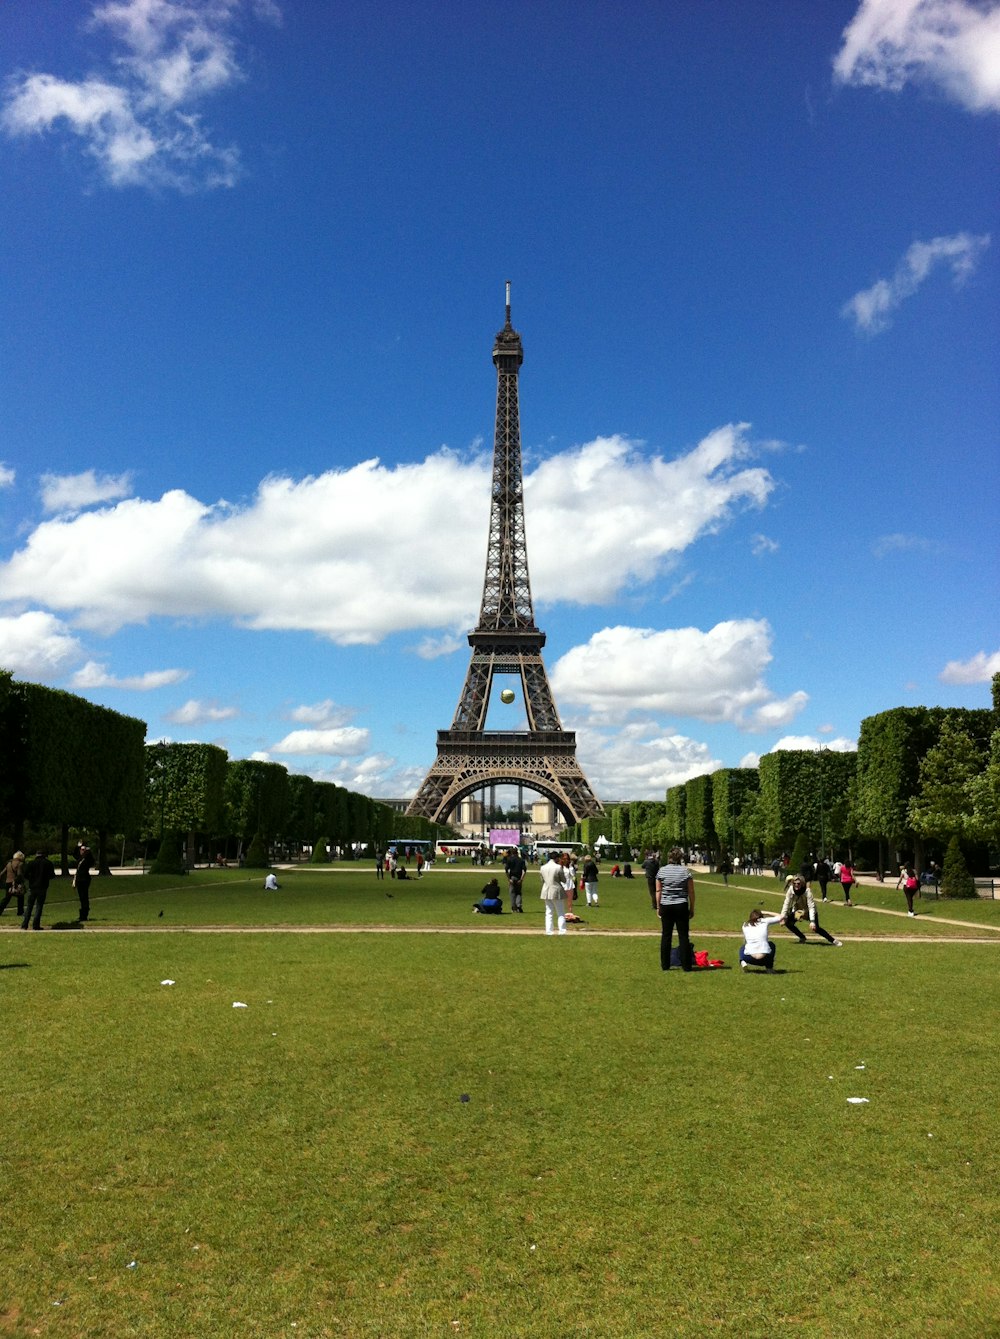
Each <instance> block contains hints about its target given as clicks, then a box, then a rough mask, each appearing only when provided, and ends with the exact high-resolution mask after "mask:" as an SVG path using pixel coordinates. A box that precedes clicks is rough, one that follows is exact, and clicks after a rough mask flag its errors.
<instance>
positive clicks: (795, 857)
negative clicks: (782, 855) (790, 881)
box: [788, 832, 809, 874]
mask: <svg viewBox="0 0 1000 1339" xmlns="http://www.w3.org/2000/svg"><path fill="white" fill-rule="evenodd" d="M808 859H809V838H808V837H807V836H806V834H805V833H804V832H800V833H799V835H798V836H797V837H796V838H795V845H794V846H793V847H792V856H791V859H790V860H789V862H788V872H789V874H798V872H799V870H800V869H801V868H802V866H803V864H804V863H805V861H806V860H808Z"/></svg>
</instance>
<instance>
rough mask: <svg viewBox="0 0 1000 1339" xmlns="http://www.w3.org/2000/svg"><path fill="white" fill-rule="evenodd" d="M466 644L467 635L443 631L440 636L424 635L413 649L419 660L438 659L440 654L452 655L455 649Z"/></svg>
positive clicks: (467, 643) (467, 642)
mask: <svg viewBox="0 0 1000 1339" xmlns="http://www.w3.org/2000/svg"><path fill="white" fill-rule="evenodd" d="M468 645H469V641H468V638H467V637H463V636H461V635H457V634H455V633H453V632H445V633H442V634H441V636H440V637H425V638H424V639H423V641H422V642H421V643H420V644H419V646H415V647H414V648H413V649H414V650H415V651H416V653H417V655H418V656H419V657H420V659H421V660H438V659H439V658H440V657H441V656H450V655H454V653H455V652H456V651H459V650H461V649H462V648H463V647H465V646H468Z"/></svg>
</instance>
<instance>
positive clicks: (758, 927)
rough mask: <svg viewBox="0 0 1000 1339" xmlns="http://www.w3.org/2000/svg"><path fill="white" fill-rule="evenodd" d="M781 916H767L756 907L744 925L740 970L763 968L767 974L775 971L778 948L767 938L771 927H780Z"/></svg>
mask: <svg viewBox="0 0 1000 1339" xmlns="http://www.w3.org/2000/svg"><path fill="white" fill-rule="evenodd" d="M780 924H781V917H780V916H765V915H764V913H763V912H762V911H761V909H760V907H754V909H753V911H751V913H750V915H749V916H748V917H747V918H746V920H745V922H744V923H743V944H742V946H741V947H740V968H741V970H742V971H744V972H745V971H746V970H747V969H748V968H749V967H763V968H764V970H765V971H766V972H773V971H774V958H775V954H776V952H777V948H776V947H775V945H774V944H772V943H771V941H770V939H769V938H768V936H767V927H768V926H769V925H780Z"/></svg>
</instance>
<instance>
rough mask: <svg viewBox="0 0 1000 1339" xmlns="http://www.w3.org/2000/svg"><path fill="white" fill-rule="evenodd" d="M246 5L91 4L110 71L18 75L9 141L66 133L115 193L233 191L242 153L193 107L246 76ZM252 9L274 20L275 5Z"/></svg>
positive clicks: (10, 92)
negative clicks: (240, 25) (107, 47)
mask: <svg viewBox="0 0 1000 1339" xmlns="http://www.w3.org/2000/svg"><path fill="white" fill-rule="evenodd" d="M243 8H244V5H243V4H242V3H241V0H109V2H108V3H105V4H97V5H95V6H94V8H93V9H92V11H91V12H92V21H91V24H90V27H91V28H93V29H97V30H100V29H105V30H109V31H110V33H111V36H112V39H113V41H114V42H115V44H116V45H115V49H114V54H113V56H112V61H111V65H112V69H111V70H109V71H108V72H107V73H106V74H92V75H89V76H88V77H86V78H84V79H80V80H76V81H74V80H67V79H61V78H59V77H58V76H56V75H53V74H42V73H33V74H21V75H18V76H17V77H16V78H14V79H12V80H10V81H8V86H7V92H6V99H5V107H4V110H3V114H2V118H0V124H2V126H3V128H4V129H5V130H6V131H7V133H8V134H10V135H28V134H40V133H42V132H43V131H50V130H52V129H54V128H55V127H57V126H63V127H65V128H67V129H68V130H69V131H71V132H72V133H73V134H74V135H76V136H78V137H79V138H80V139H81V140H82V141H83V143H84V145H85V147H86V151H87V153H88V154H90V155H91V156H92V157H93V158H95V159H96V160H97V162H98V164H99V165H100V168H101V171H102V172H103V174H104V176H105V178H106V179H107V180H108V181H109V182H110V183H111V184H112V185H114V186H133V185H142V186H172V187H177V188H180V189H184V190H191V189H195V188H198V187H214V186H232V185H233V184H234V183H235V181H236V179H237V178H238V176H239V170H240V169H239V154H238V151H237V150H236V149H235V148H234V147H232V146H224V147H223V146H218V145H216V144H213V143H212V141H211V140H210V138H209V136H208V135H207V134H206V132H205V131H204V130H203V129H202V126H201V122H200V119H199V116H198V114H197V112H196V110H195V108H196V107H197V105H198V104H199V102H200V101H201V100H202V99H203V98H205V97H207V96H208V95H210V94H212V93H217V92H219V91H220V90H222V89H224V88H226V87H228V86H229V85H231V84H233V83H234V82H236V81H238V80H240V79H242V77H243V74H242V70H241V69H240V66H239V63H238V61H237V57H236V43H235V39H234V37H233V35H232V28H233V24H234V22H235V20H236V18H237V17H238V15H239V13H240V12H241V10H242V9H243ZM250 9H251V12H253V13H254V14H255V15H256V16H257V17H258V18H271V19H275V18H278V17H280V15H279V14H278V11H277V8H276V6H274V5H273V4H266V5H264V4H260V3H257V4H251V5H250Z"/></svg>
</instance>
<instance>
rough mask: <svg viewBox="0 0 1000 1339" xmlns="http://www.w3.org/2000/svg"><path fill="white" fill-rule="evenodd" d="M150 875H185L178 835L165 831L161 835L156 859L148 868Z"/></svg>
mask: <svg viewBox="0 0 1000 1339" xmlns="http://www.w3.org/2000/svg"><path fill="white" fill-rule="evenodd" d="M149 872H150V874H186V873H187V866H186V865H185V863H184V853H183V851H182V849H181V839H180V834H179V833H177V832H170V831H167V832H165V833H164V834H163V840H162V841H161V842H160V849H159V850H158V851H157V853H156V859H155V860H154V861H153V863H152V864H151V865H150V867H149Z"/></svg>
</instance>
